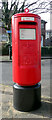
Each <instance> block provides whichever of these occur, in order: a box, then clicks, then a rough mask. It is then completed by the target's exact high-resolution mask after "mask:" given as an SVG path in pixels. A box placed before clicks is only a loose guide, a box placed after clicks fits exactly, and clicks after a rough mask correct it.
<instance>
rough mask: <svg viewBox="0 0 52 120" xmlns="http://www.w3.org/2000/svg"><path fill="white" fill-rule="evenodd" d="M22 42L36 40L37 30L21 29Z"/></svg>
mask: <svg viewBox="0 0 52 120" xmlns="http://www.w3.org/2000/svg"><path fill="white" fill-rule="evenodd" d="M20 40H36V29H25V28H24V29H23V28H21V29H20Z"/></svg>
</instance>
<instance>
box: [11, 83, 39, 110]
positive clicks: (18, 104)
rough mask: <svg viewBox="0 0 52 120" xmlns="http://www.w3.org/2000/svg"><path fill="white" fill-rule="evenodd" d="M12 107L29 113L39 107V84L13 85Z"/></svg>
mask: <svg viewBox="0 0 52 120" xmlns="http://www.w3.org/2000/svg"><path fill="white" fill-rule="evenodd" d="M13 105H14V108H15V109H17V110H19V111H25V112H27V111H31V110H35V109H38V108H39V107H40V106H41V84H40V83H38V84H37V85H34V86H20V85H17V84H14V85H13Z"/></svg>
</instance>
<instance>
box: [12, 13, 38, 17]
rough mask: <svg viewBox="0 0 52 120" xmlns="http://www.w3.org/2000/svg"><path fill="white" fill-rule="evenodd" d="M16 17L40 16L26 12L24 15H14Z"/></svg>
mask: <svg viewBox="0 0 52 120" xmlns="http://www.w3.org/2000/svg"><path fill="white" fill-rule="evenodd" d="M13 16H14V17H35V18H39V19H40V16H39V15H37V14H33V13H29V12H24V13H16V14H14V15H13Z"/></svg>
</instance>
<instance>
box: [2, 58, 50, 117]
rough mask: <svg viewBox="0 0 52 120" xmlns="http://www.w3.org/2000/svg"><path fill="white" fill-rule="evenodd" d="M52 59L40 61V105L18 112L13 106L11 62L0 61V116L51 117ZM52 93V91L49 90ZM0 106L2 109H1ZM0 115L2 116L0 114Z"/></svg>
mask: <svg viewBox="0 0 52 120" xmlns="http://www.w3.org/2000/svg"><path fill="white" fill-rule="evenodd" d="M51 66H52V60H50V59H46V60H42V61H41V71H42V72H41V85H42V90H41V101H42V106H41V107H40V108H39V109H38V110H36V111H31V112H20V111H17V110H15V109H14V107H13V88H12V85H13V82H12V62H3V63H1V62H0V68H1V69H0V73H1V75H0V80H1V81H0V93H1V92H2V94H1V95H0V111H1V112H0V117H2V118H48V119H49V118H52V117H51V115H52V113H51V109H50V106H51V100H50V98H51V96H50V90H51V89H50V87H51V85H50V83H52V82H51V81H50V78H51V74H50V73H51V69H52V67H51ZM51 93H52V92H51ZM51 99H52V98H51ZM1 108H2V109H1ZM1 115H2V116H1Z"/></svg>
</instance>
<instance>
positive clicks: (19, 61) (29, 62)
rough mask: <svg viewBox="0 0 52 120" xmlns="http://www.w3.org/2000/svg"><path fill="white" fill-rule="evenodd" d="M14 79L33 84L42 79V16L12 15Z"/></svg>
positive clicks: (21, 83)
mask: <svg viewBox="0 0 52 120" xmlns="http://www.w3.org/2000/svg"><path fill="white" fill-rule="evenodd" d="M12 62H13V63H12V66H13V81H14V82H15V83H18V84H19V85H21V86H32V85H35V84H37V83H38V82H40V80H41V18H40V17H39V16H38V15H35V14H32V13H19V14H15V15H13V16H12Z"/></svg>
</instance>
